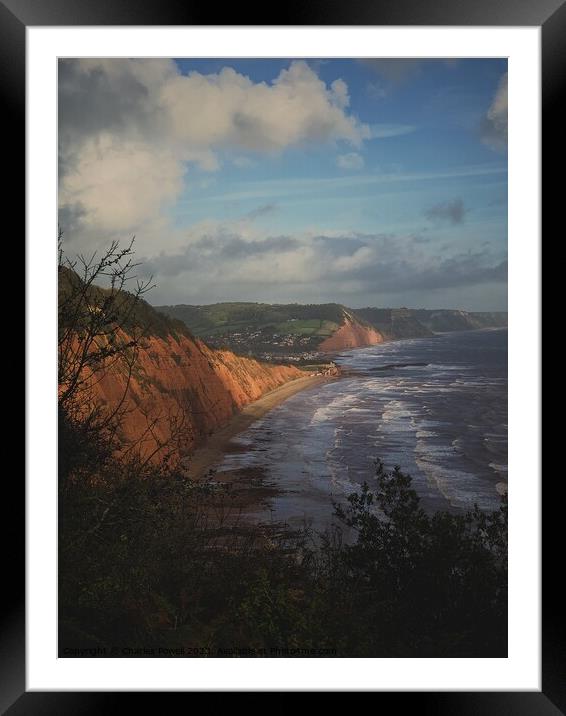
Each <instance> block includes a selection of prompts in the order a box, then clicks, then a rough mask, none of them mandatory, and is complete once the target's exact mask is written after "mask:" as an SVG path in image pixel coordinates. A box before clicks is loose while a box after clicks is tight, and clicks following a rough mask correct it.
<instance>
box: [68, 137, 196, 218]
mask: <svg viewBox="0 0 566 716" xmlns="http://www.w3.org/2000/svg"><path fill="white" fill-rule="evenodd" d="M182 176H183V168H182V165H181V164H180V163H179V161H178V159H177V157H176V156H175V155H174V154H173V153H172V152H168V151H164V150H161V149H159V148H155V147H152V146H151V145H149V144H146V143H139V142H120V141H117V140H116V139H115V138H113V137H112V136H111V135H103V136H101V137H100V138H98V139H96V140H91V141H88V142H86V143H85V144H84V145H83V147H82V148H81V151H80V152H79V153H78V156H77V159H76V163H75V166H74V169H73V171H71V172H69V173H68V174H67V175H66V176H65V177H64V179H63V181H62V185H61V188H60V191H59V204H60V206H76V205H80V206H81V208H82V210H83V212H84V218H83V221H84V222H85V223H86V224H88V225H89V226H90V227H91V228H92V229H96V228H98V229H100V230H101V231H128V230H129V229H131V228H132V227H135V226H137V225H138V224H139V223H140V222H142V221H144V220H148V219H150V218H152V217H153V216H154V215H155V214H156V213H158V212H159V211H160V210H161V209H162V207H163V206H164V205H165V204H166V203H167V202H168V201H170V200H171V199H172V198H173V197H175V196H176V195H177V193H178V192H179V191H180V189H181V186H182Z"/></svg>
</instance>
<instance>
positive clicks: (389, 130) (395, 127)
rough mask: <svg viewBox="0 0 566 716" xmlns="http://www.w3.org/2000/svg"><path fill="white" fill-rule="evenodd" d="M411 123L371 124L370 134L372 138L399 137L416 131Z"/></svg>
mask: <svg viewBox="0 0 566 716" xmlns="http://www.w3.org/2000/svg"><path fill="white" fill-rule="evenodd" d="M416 129H417V128H416V127H415V126H414V125H412V124H372V126H371V136H372V138H373V139H386V138H388V137H401V136H403V135H404V134H412V133H413V132H414V131H416Z"/></svg>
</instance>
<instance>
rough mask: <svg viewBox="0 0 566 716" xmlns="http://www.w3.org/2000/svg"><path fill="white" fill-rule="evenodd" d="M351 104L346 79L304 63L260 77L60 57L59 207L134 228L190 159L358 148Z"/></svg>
mask: <svg viewBox="0 0 566 716" xmlns="http://www.w3.org/2000/svg"><path fill="white" fill-rule="evenodd" d="M348 105H349V96H348V87H347V85H346V83H345V82H344V81H343V80H341V79H336V80H334V82H332V84H331V85H330V86H327V85H326V84H325V82H323V81H322V80H321V79H320V78H319V77H318V75H317V74H316V72H314V71H313V69H311V68H310V67H309V66H308V65H307V64H306V63H305V62H301V61H295V62H292V63H291V64H290V66H289V68H288V69H284V70H282V71H281V72H280V74H279V76H278V77H276V78H275V79H274V80H273V81H272V82H271V83H266V82H257V83H255V82H253V81H252V80H250V79H249V78H248V77H246V76H244V75H242V74H239V73H237V72H236V71H235V70H234V69H232V68H230V67H225V68H223V69H222V70H221V71H220V72H218V73H217V74H211V75H203V74H200V73H198V72H191V73H190V74H188V75H182V74H181V73H180V72H179V70H178V68H177V66H176V65H175V63H174V62H172V61H170V60H135V59H84V60H82V59H81V60H63V61H62V62H61V65H60V94H59V124H60V157H61V169H60V206H61V208H62V209H63V210H65V209H69V208H70V207H73V208H74V210H75V213H76V215H77V216H79V215H80V217H81V221H82V222H83V223H86V224H89V225H91V226H94V225H98V226H99V227H100V229H101V230H107V231H110V230H112V229H114V230H115V231H121V232H124V231H135V230H136V229H137V228H139V227H140V225H141V224H142V222H145V221H147V220H148V219H149V218H150V217H151V216H152V215H153V216H154V218H155V217H156V215H157V214H159V212H160V211H161V210H162V208H163V206H164V205H166V204H167V203H170V202H172V201H174V200H175V198H176V197H177V196H178V194H179V192H180V191H181V189H182V183H183V182H182V180H183V175H184V173H185V171H186V168H187V165H189V167H190V165H191V164H192V165H197V166H199V167H200V168H201V169H202V170H204V171H216V170H217V169H218V168H219V166H220V159H219V153H221V152H222V151H224V150H226V151H230V152H234V151H236V152H237V151H239V152H242V151H243V152H250V153H258V152H264V153H265V152H268V153H272V154H273V153H278V152H281V151H283V150H285V149H286V148H287V147H291V146H297V145H301V144H306V143H310V142H337V141H344V142H347V143H349V144H351V145H352V146H354V147H359V146H361V144H362V142H363V141H364V140H365V139H369V138H370V136H371V131H370V128H369V127H368V126H367V125H364V124H362V123H361V122H359V120H358V119H357V118H355V117H354V116H352V115H350V114H348V112H347V108H348ZM232 161H233V162H234V163H235V164H236V165H237V166H244V165H245V164H246V163H248V162H249V161H251V160H249V159H248V158H247V157H246V156H245V154H244V155H236V159H233V160H232ZM78 209H80V211H78Z"/></svg>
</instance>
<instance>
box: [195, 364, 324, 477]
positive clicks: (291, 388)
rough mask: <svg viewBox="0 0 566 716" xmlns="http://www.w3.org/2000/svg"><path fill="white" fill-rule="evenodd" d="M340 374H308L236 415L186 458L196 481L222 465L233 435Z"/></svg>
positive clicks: (267, 394)
mask: <svg viewBox="0 0 566 716" xmlns="http://www.w3.org/2000/svg"><path fill="white" fill-rule="evenodd" d="M337 379H338V377H337V376H327V375H317V376H306V377H305V378H297V379H296V380H292V381H289V383H285V384H284V385H281V386H279V387H278V388H275V390H272V391H270V392H269V393H266V394H265V395H262V396H261V398H259V399H258V400H256V401H254V402H253V403H250V404H249V405H246V406H245V407H244V408H243V409H242V410H241V411H240V412H239V413H237V414H236V415H234V417H233V418H232V419H231V420H230V422H229V423H228V424H227V425H225V426H224V427H223V428H220V430H217V431H216V432H215V433H213V434H212V435H211V436H210V437H209V438H208V440H207V441H206V443H205V444H204V445H203V446H202V447H200V448H199V449H198V450H196V451H195V453H194V455H192V456H191V458H190V459H188V460H187V461H186V466H187V468H188V473H189V475H190V477H191V478H192V479H193V480H198V479H200V478H202V477H203V476H204V475H206V473H207V472H208V471H209V470H210V469H211V468H213V467H215V466H217V465H218V464H220V463H221V462H222V460H223V458H224V455H225V453H226V452H227V450H228V447H229V443H230V441H231V440H232V438H234V437H236V435H238V434H239V433H241V432H243V431H244V430H246V429H247V428H248V427H249V426H250V425H251V424H252V423H253V422H255V421H256V420H258V419H259V418H261V417H263V416H264V415H265V414H266V413H267V412H269V411H270V410H271V409H272V408H275V407H276V406H277V405H279V404H280V403H282V402H283V401H284V400H286V399H287V398H290V397H291V396H292V395H295V393H298V392H299V391H301V390H306V389H308V388H311V387H314V386H315V385H320V384H321V383H327V382H329V381H332V380H337Z"/></svg>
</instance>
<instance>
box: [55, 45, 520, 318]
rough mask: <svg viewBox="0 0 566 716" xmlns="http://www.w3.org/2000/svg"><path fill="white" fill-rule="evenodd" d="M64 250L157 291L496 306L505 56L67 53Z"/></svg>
mask: <svg viewBox="0 0 566 716" xmlns="http://www.w3.org/2000/svg"><path fill="white" fill-rule="evenodd" d="M58 121H59V199H58V200H59V224H60V228H61V230H62V231H63V236H64V248H65V251H66V253H67V254H68V255H69V256H71V257H72V256H74V255H75V254H77V253H83V254H89V255H90V254H92V253H93V252H94V251H97V252H100V251H103V250H104V248H105V247H106V246H107V245H108V244H109V242H110V241H112V240H114V239H117V240H119V241H120V242H121V243H127V242H128V241H129V240H130V239H131V237H132V236H135V250H136V260H137V261H139V262H140V266H138V268H137V271H138V274H139V275H140V277H148V276H149V275H151V276H153V282H154V283H155V284H156V286H155V288H154V289H153V290H152V291H151V292H150V293H149V294H147V298H148V300H149V302H150V303H152V304H154V305H162V304H177V303H189V304H204V303H215V302H218V301H261V302H267V303H291V302H298V303H326V302H336V303H343V304H345V305H347V306H350V307H352V308H360V307H364V306H378V307H399V306H409V307H422V308H459V309H464V310H478V311H482V310H506V308H507V154H506V151H507V62H506V60H504V59H460V60H455V59H449V60H448V59H439V60H415V59H407V60H402V59H401V60H399V59H398V60H392V59H320V60H316V59H314V60H313V59H307V60H303V59H201V60H195V59H190V60H189V59H182V60H173V59H171V60H169V59H147V60H145V59H96V58H95V59H80V60H78V59H65V60H60V61H59V109H58Z"/></svg>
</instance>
